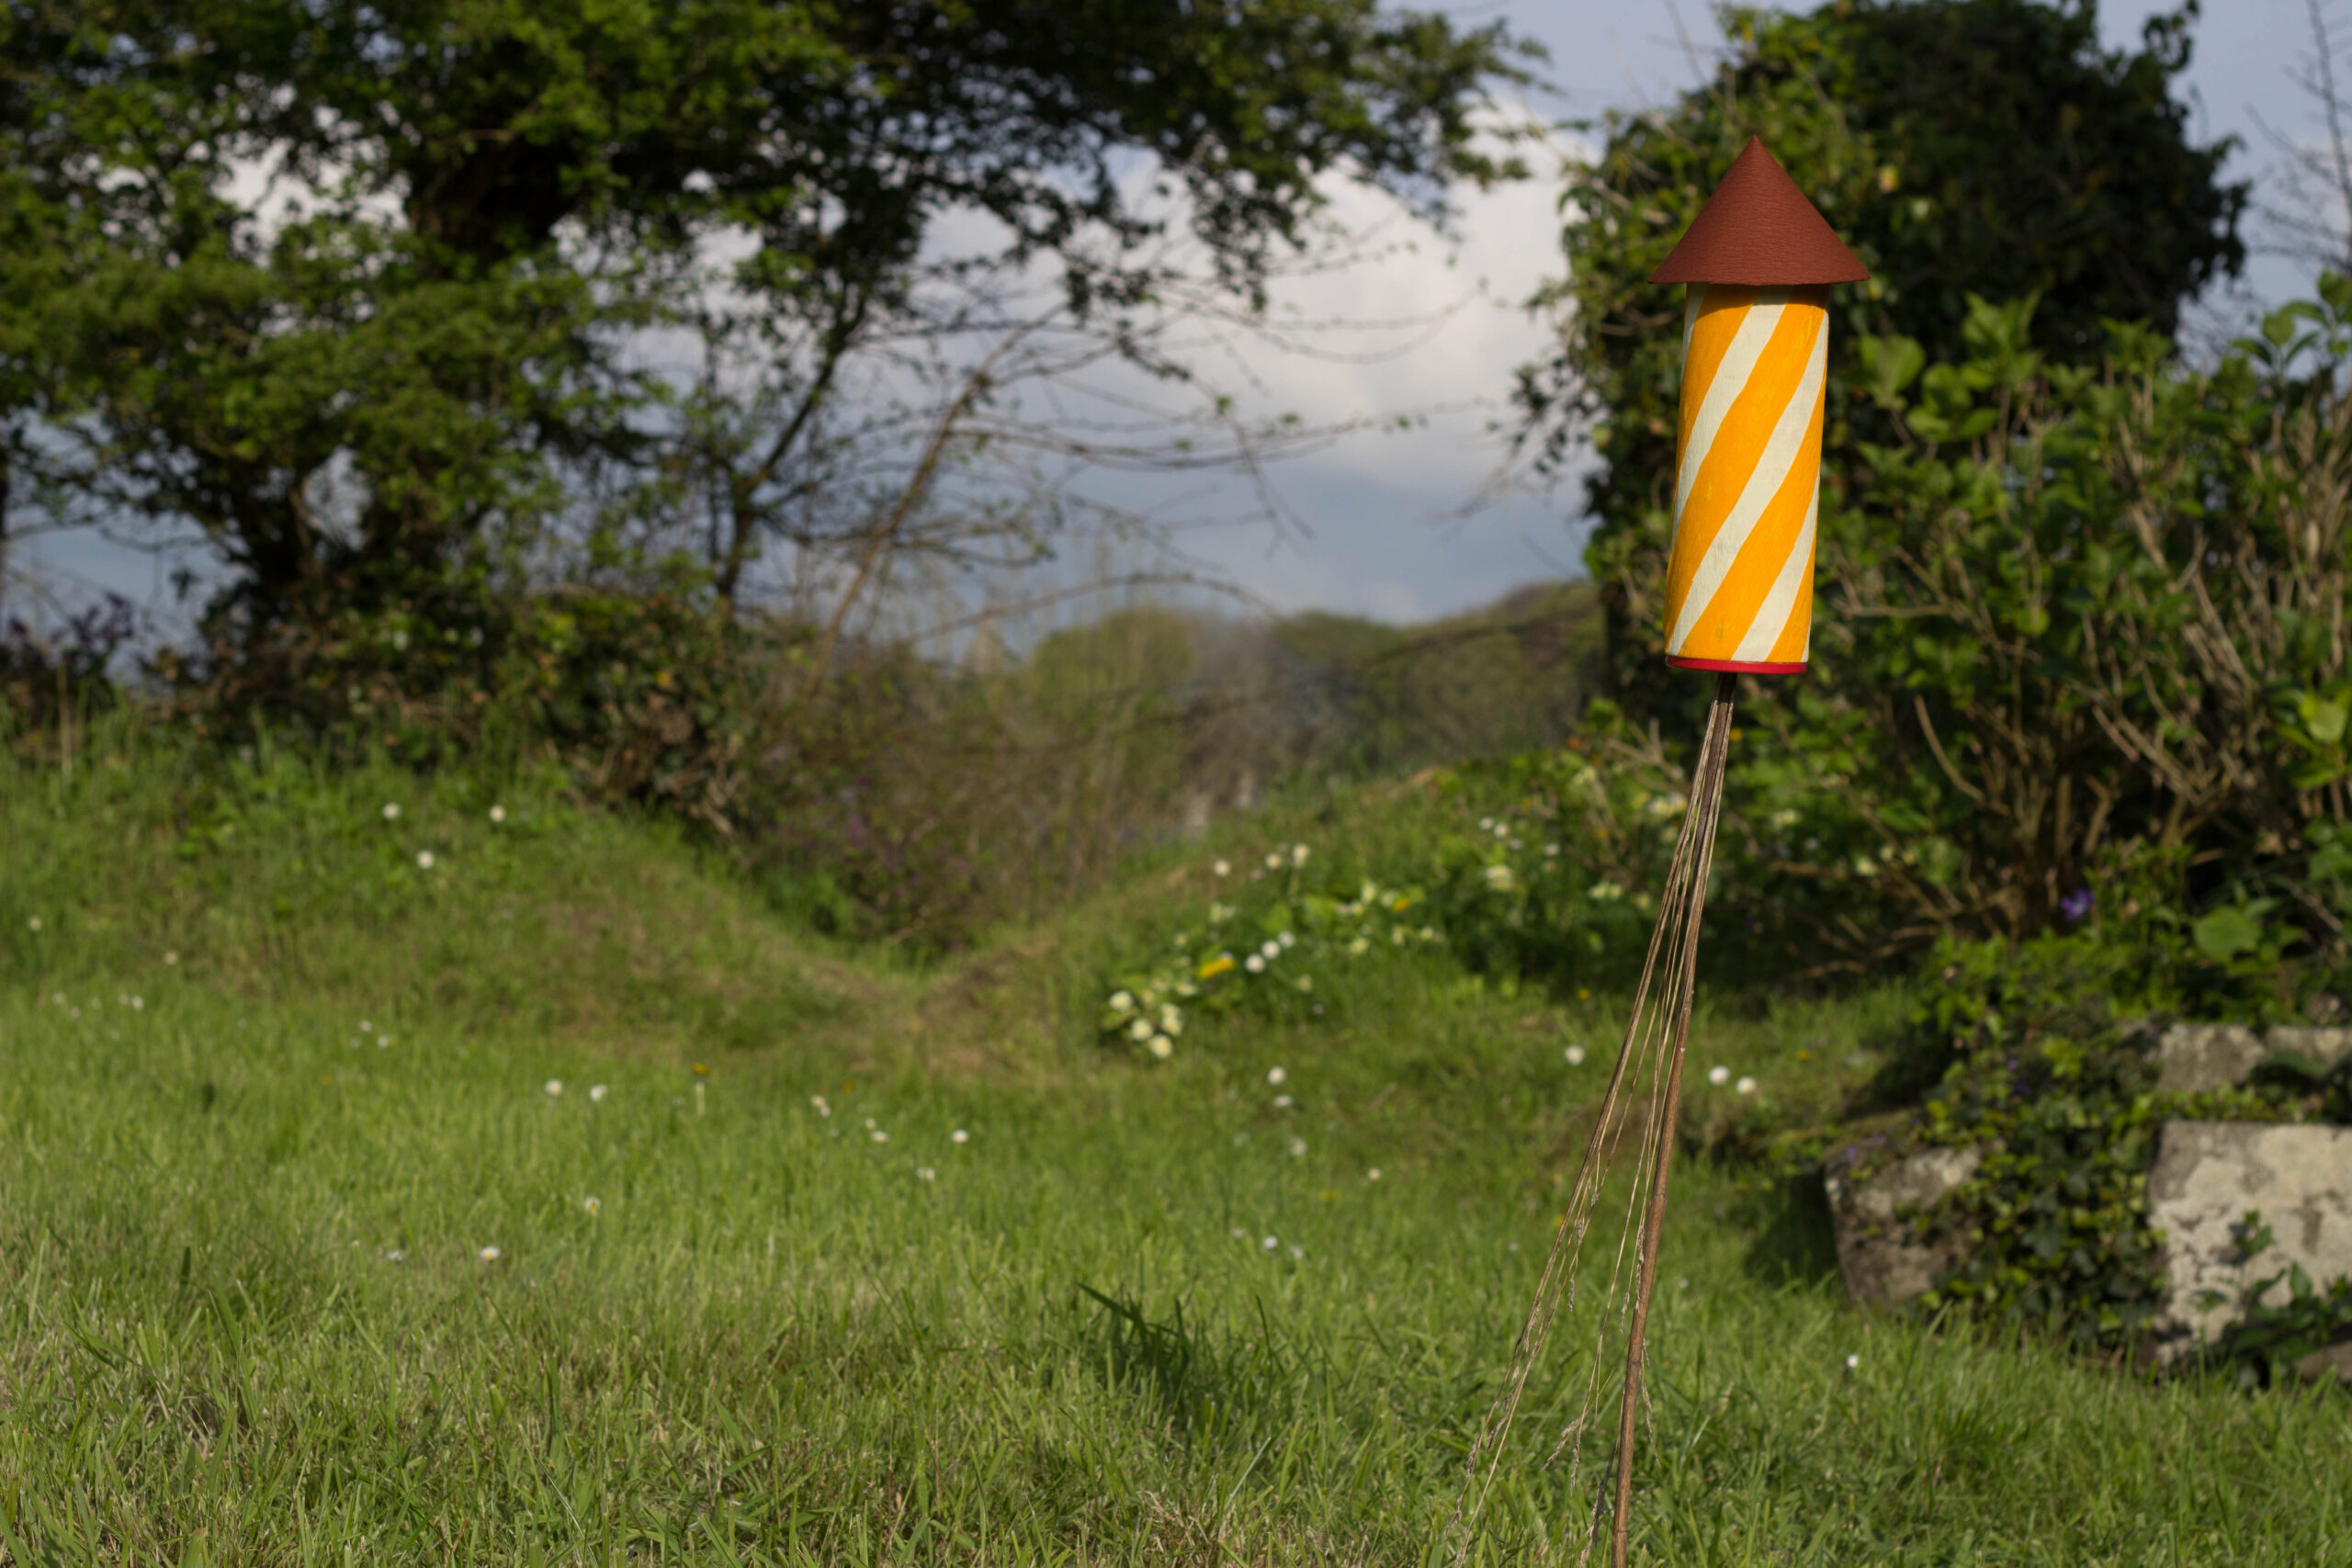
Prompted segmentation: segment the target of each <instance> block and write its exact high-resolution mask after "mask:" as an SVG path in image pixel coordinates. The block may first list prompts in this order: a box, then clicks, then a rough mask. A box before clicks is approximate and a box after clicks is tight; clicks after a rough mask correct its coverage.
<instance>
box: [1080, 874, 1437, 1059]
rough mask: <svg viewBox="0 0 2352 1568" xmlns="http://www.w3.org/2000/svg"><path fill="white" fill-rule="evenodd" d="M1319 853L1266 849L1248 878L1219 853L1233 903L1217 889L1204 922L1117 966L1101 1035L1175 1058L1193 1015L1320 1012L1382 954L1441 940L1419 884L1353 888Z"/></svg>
mask: <svg viewBox="0 0 2352 1568" xmlns="http://www.w3.org/2000/svg"><path fill="white" fill-rule="evenodd" d="M1313 860H1314V855H1313V851H1312V850H1311V848H1310V847H1309V846H1308V845H1306V844H1303V843H1301V844H1292V845H1290V846H1288V847H1287V848H1284V847H1282V846H1277V847H1275V848H1273V849H1271V850H1269V851H1267V852H1266V856H1265V863H1264V864H1263V865H1262V866H1257V867H1250V868H1247V869H1248V874H1247V875H1246V876H1241V875H1238V874H1236V872H1235V870H1234V867H1233V863H1232V862H1231V861H1229V860H1225V859H1219V860H1216V861H1215V862H1214V863H1212V864H1211V865H1210V868H1209V870H1210V874H1211V876H1213V877H1214V878H1215V879H1216V883H1215V886H1218V887H1219V888H1224V887H1226V886H1227V884H1228V880H1229V881H1230V886H1231V891H1232V894H1233V898H1234V901H1233V902H1232V903H1230V904H1228V903H1226V902H1224V901H1223V900H1222V899H1221V898H1216V897H1213V898H1211V899H1210V900H1209V907H1208V909H1207V912H1206V915H1205V918H1204V920H1203V929H1202V930H1201V931H1197V932H1195V931H1192V930H1190V929H1186V930H1182V931H1178V932H1176V934H1175V935H1174V936H1173V937H1172V938H1170V940H1169V942H1168V943H1167V945H1166V949H1165V950H1164V951H1163V952H1162V953H1161V954H1160V956H1159V958H1158V959H1157V961H1155V962H1149V963H1147V964H1141V965H1136V966H1131V967H1129V968H1126V969H1125V970H1123V971H1121V972H1120V973H1118V974H1117V975H1116V976H1114V979H1113V981H1112V982H1111V984H1112V987H1113V988H1112V990H1111V992H1110V994H1109V996H1108V997H1106V998H1104V1000H1103V1008H1102V1010H1101V1013H1100V1014H1099V1015H1098V1017H1097V1019H1096V1021H1095V1028H1096V1031H1097V1032H1098V1033H1099V1034H1100V1036H1101V1037H1102V1040H1103V1043H1105V1044H1109V1045H1119V1046H1125V1047H1127V1048H1130V1049H1133V1050H1135V1051H1136V1052H1138V1053H1141V1054H1143V1055H1149V1056H1152V1057H1155V1058H1158V1059H1159V1060H1161V1061H1166V1060H1167V1059H1168V1058H1169V1057H1170V1056H1171V1055H1174V1054H1175V1051H1176V1046H1177V1043H1178V1041H1179V1040H1180V1039H1181V1038H1182V1035H1183V1032H1184V1028H1185V1024H1186V1022H1187V1021H1188V1019H1190V1018H1191V1017H1193V1016H1194V1015H1199V1016H1205V1017H1211V1018H1220V1017H1227V1016H1232V1015H1246V1016H1249V1017H1253V1018H1278V1019H1301V1018H1309V1017H1315V1018H1319V1017H1321V1016H1322V1015H1323V1011H1324V1005H1325V1004H1324V998H1330V997H1340V996H1344V995H1345V994H1346V989H1345V988H1346V987H1347V985H1348V982H1349V980H1350V979H1351V978H1352V977H1353V975H1354V973H1355V972H1358V971H1360V970H1362V969H1363V968H1364V967H1366V966H1367V965H1369V964H1373V963H1376V962H1378V958H1375V957H1374V954H1375V953H1376V954H1378V955H1379V957H1386V956H1387V955H1389V954H1390V953H1392V952H1399V951H1405V950H1408V949H1418V948H1420V947H1424V946H1428V945H1430V944H1434V943H1437V942H1441V941H1442V938H1441V937H1440V935H1439V933H1438V931H1436V929H1435V928H1434V927H1431V926H1430V925H1427V924H1425V923H1421V921H1422V919H1423V917H1424V915H1425V914H1426V912H1427V911H1426V909H1425V908H1424V907H1423V906H1424V899H1423V896H1422V894H1421V893H1420V891H1419V889H1418V888H1411V887H1384V886H1381V885H1380V884H1378V883H1376V882H1373V881H1370V880H1366V881H1364V882H1362V883H1360V884H1358V885H1356V886H1352V887H1351V886H1346V885H1345V884H1344V882H1342V881H1340V880H1339V877H1340V876H1343V875H1344V873H1340V874H1338V875H1336V876H1335V875H1334V874H1330V873H1329V872H1326V870H1325V868H1326V865H1327V863H1325V862H1320V861H1317V862H1315V870H1316V871H1317V872H1325V874H1321V875H1313V874H1310V872H1309V862H1310V861H1313Z"/></svg>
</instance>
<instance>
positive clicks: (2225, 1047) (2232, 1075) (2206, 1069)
mask: <svg viewBox="0 0 2352 1568" xmlns="http://www.w3.org/2000/svg"><path fill="white" fill-rule="evenodd" d="M2266 1055H2269V1052H2268V1051H2267V1050H2266V1049H2265V1048H2264V1046H2263V1043H2262V1039H2261V1037H2260V1036H2259V1035H2257V1034H2256V1033H2255V1032H2254V1031H2253V1030H2251V1029H2248V1028H2246V1027H2245V1025H2244V1024H2242V1023H2176V1024H2174V1025H2173V1026H2172V1027H2171V1028H2170V1029H2167V1030H2165V1032H2163V1033H2162V1034H2160V1035H2158V1036H2157V1037H2156V1049H2155V1058H2156V1088H2157V1089H2170V1090H2177V1091H2179V1092H2181V1093H2183V1094H2197V1093H2201V1092H2202V1091H2204V1090H2206V1089H2227V1088H2229V1087H2230V1086H2231V1085H2232V1084H2235V1083H2242V1082H2244V1081H2245V1076H2246V1075H2247V1074H2248V1073H2250V1072H2252V1071H2254V1069H2255V1068H2256V1066H2258V1065H2260V1063H2261V1061H2262V1058H2263V1057H2265V1056H2266Z"/></svg>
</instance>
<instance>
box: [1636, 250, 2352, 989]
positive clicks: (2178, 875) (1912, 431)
mask: <svg viewBox="0 0 2352 1568" xmlns="http://www.w3.org/2000/svg"><path fill="white" fill-rule="evenodd" d="M2346 310H2352V286H2347V285H2346V283H2345V282H2344V281H2343V280H2340V279H2337V278H2334V277H2329V278H2326V279H2324V280H2323V282H2322V298H2321V299H2319V300H2316V301H2310V302H2304V303H2301V304H2298V305H2295V306H2291V307H2290V308H2289V309H2287V310H2282V311H2279V312H2278V313H2277V314H2275V315H2274V316H2273V317H2272V318H2271V319H2270V321H2268V323H2267V326H2266V328H2265V335H2264V337H2262V338H2260V339H2257V340H2252V341H2249V342H2247V343H2245V344H2240V345H2238V347H2237V348H2236V349H2235V350H2234V351H2233V353H2232V354H2231V355H2228V356H2227V357H2226V358H2224V360H2223V361H2222V363H2221V364H2219V365H2218V366H2216V367H2212V368H2211V369H2210V370H2201V371H2199V370H2191V369H2189V368H2188V367H2183V366H2181V365H2179V364H2178V363H2177V362H2175V361H2172V360H2170V359H2168V358H2166V357H2165V355H2163V353H2162V350H2161V347H2160V345H2159V344H2156V343H2155V341H2154V339H2152V338H2150V337H2149V336H2147V335H2146V334H2145V333H2139V332H2137V331H2135V330H2131V329H2121V328H2119V329H2118V332H2117V334H2116V336H2115V338H2114V339H2113V341H2112V343H2111V345H2110V349H2109V355H2108V357H2107V359H2106V360H2105V361H2104V362H2103V363H2102V364H2101V365H2099V366H2098V367H2066V366H2061V365H2056V364H2051V363H2046V362H2045V361H2043V360H2042V358H2041V355H2039V353H2038V351H2036V350H2033V349H2031V348H2030V347H2029V346H2028V344H2029V342H2030V334H2029V327H2030V321H2031V320H2032V317H2033V312H2034V306H2033V303H2032V302H2031V301H2030V300H2027V301H2019V302H2017V303H2015V304H2012V305H2009V306H2003V307H1996V306H1993V305H1990V304H1987V303H1985V302H1984V301H1981V300H1980V301H1977V302H1976V304H1975V305H1974V306H1973V313H1972V315H1971V318H1970V321H1969V323H1968V327H1967V333H1966V339H1967V343H1968V357H1967V358H1966V359H1964V360H1962V361H1961V362H1959V363H1956V364H1949V365H1943V366H1938V367H1934V368H1933V369H1930V370H1929V371H1928V372H1927V373H1926V374H1924V375H1920V376H1918V377H1917V378H1916V382H1914V383H1905V382H1904V381H1902V380H1901V379H1900V378H1890V379H1888V380H1887V381H1885V382H1883V383H1881V384H1880V385H1878V386H1877V387H1876V388H1875V389H1874V392H1873V395H1874V396H1876V397H1878V398H1879V399H1880V400H1881V403H1882V406H1883V409H1884V411H1885V412H1887V413H1888V415H1889V416H1890V418H1891V419H1893V420H1894V421H1895V422H1896V423H1897V425H1898V427H1899V428H1898V431H1897V439H1895V440H1894V441H1893V442H1892V443H1890V444H1888V445H1883V446H1882V445H1879V444H1876V443H1870V444H1865V446H1864V447H1863V457H1864V458H1865V459H1866V465H1867V466H1866V468H1865V470H1864V471H1863V472H1862V474H1860V476H1858V479H1857V484H1856V488H1855V490H1854V491H1853V493H1852V494H1851V495H1850V496H1849V497H1848V498H1847V499H1846V500H1845V501H1844V502H1839V503H1837V504H1830V503H1828V502H1825V504H1824V507H1823V510H1822V513H1821V523H1820V538H1819V544H1818V547H1817V551H1818V553H1817V557H1816V559H1817V577H1818V582H1817V591H1816V592H1817V599H1816V606H1815V615H1816V620H1815V642H1814V650H1813V665H1812V668H1811V670H1810V671H1809V672H1808V674H1807V677H1806V678H1805V679H1804V681H1802V682H1752V683H1751V684H1750V687H1749V688H1748V690H1747V692H1746V693H1745V694H1743V696H1744V700H1743V706H1742V710H1741V711H1742V718H1743V722H1744V723H1745V724H1746V726H1747V735H1748V737H1749V739H1748V741H1747V743H1746V744H1744V745H1739V746H1736V747H1735V748H1734V752H1733V776H1732V781H1731V784H1730V786H1729V793H1728V796H1727V798H1728V806H1727V807H1726V812H1727V815H1726V820H1725V836H1726V839H1727V840H1729V841H1730V843H1731V844H1732V846H1733V848H1732V849H1731V850H1730V851H1729V852H1728V853H1729V854H1730V856H1731V857H1732V859H1733V861H1734V862H1735V863H1736V864H1737V865H1738V867H1739V871H1738V874H1737V877H1736V881H1737V884H1738V886H1741V887H1743V888H1744V889H1746V890H1747V894H1748V895H1749V896H1753V897H1758V898H1760V899H1762V900H1764V901H1766V902H1767V903H1770V904H1775V905H1778V906H1780V907H1781V908H1788V909H1792V910H1799V909H1802V910H1805V911H1809V918H1810V922H1811V927H1812V930H1813V931H1815V932H1817V933H1818V934H1817V936H1816V937H1815V954H1816V956H1815V964H1817V965H1819V966H1821V967H1825V968H1826V967H1836V966H1840V965H1843V966H1849V967H1857V968H1859V967H1866V966H1867V965H1869V964H1871V963H1873V962H1877V961H1879V960H1881V959H1883V958H1884V957H1887V956H1890V955H1892V954H1895V953H1901V952H1904V951H1905V950H1906V949H1916V948H1917V947H1919V946H1921V945H1923V944H1925V943H1926V942H1928V941H1930V940H1932V939H1933V938H1935V937H1936V936H1937V935H1938V934H1939V933H1940V932H1946V931H1957V932H1962V933H1981V932H1987V931H1998V932H2002V933H2004V934H2007V935H2009V936H2011V937H2013V938H2022V937H2027V936H2030V935H2032V934H2034V933H2037V932H2040V931H2046V930H2052V929H2064V928H2066V927H2067V926H2070V925H2072V924H2073V923H2075V921H2077V920H2079V919H2081V918H2082V916H2083V915H2084V914H2085V913H2086V912H2087V911H2089V910H2090V909H2092V908H2101V909H2105V910H2109V911H2117V912H2123V911H2128V913H2127V914H2126V916H2125V918H2127V919H2131V918H2135V917H2136V916H2137V915H2138V914H2139V913H2140V912H2141V911H2142V910H2144V909H2148V908H2152V907H2153V906H2154V905H2162V906H2165V907H2168V908H2175V909H2181V910H2188V911H2190V912H2192V913H2193V914H2196V915H2197V916H2198V917H2199V919H2201V920H2202V922H2203V923H2201V924H2195V925H2187V924H2184V926H2183V928H2182V930H2181V932H2180V940H2182V941H2183V942H2186V943H2191V944H2194V945H2196V946H2197V947H2198V948H2199V951H2200V953H2202V954H2203V955H2204V956H2205V957H2207V958H2208V959H2209V960H2211V962H2212V963H2213V964H2215V965H2216V970H2217V973H2218V972H2220V971H2224V970H2226V971H2228V972H2229V973H2230V974H2231V975H2233V976H2234V977H2235V978H2234V981H2233V984H2235V985H2236V986H2237V987H2238V989H2240V990H2241V991H2243V990H2245V989H2246V988H2247V987H2253V986H2255V982H2256V980H2257V979H2258V978H2259V975H2260V973H2261V972H2263V971H2265V970H2266V969H2267V970H2268V971H2269V972H2271V973H2274V974H2277V975H2278V978H2279V981H2280V984H2281V986H2283V987H2287V988H2289V989H2290V990H2291V989H2293V988H2295V987H2305V988H2308V987H2310V986H2312V985H2313V984H2316V983H2318V982H2319V981H2321V980H2324V978H2325V977H2326V976H2327V975H2328V974H2329V972H2330V971H2331V968H2332V966H2333V965H2335V964H2340V963H2341V962H2342V950H2341V946H2340V943H2339V942H2338V941H2337V936H2336V933H2337V931H2339V930H2340V920H2341V917H2340V915H2338V914H2337V913H2336V912H2335V909H2334V908H2332V907H2331V906H2330V905H2329V904H2328V903H2327V900H2328V899H2329V898H2332V897H2336V896H2337V895H2336V893H2335V891H2334V889H2335V887H2336V886H2337V882H2338V880H2339V879H2338V878H2337V877H2336V875H2335V872H2334V870H2333V869H2332V868H2333V867H2334V865H2335V862H2334V861H2332V860H2330V861H2326V862H2324V865H2325V866H2326V867H2328V868H2331V869H2328V870H2326V871H2324V873H2323V874H2321V875H2319V876H2317V877H2316V878H2315V877H2313V876H2312V871H2313V870H2314V869H2317V868H2319V867H2320V866H2321V865H2322V864H2323V862H2321V861H2320V860H2319V859H2318V858H2316V857H2318V856H2319V855H2320V854H2321V853H2322V852H2324V850H2325V848H2326V846H2329V845H2333V844H2334V843H2335V835H2336V834H2337V833H2338V832H2339V831H2340V828H2339V824H2340V823H2341V822H2342V821H2343V819H2344V813H2345V810H2346V805H2347V798H2346V793H2345V787H2344V780H2345V778H2346V772H2345V770H2346V763H2347V759H2352V753H2347V751H2346V748H2345V739H2346V738H2345V735H2344V734H2343V732H2342V729H2341V727H2340V726H2339V725H2338V723H2337V719H2336V716H2337V715H2338V714H2339V713H2341V712H2342V711H2344V697H2345V696H2346V694H2352V687H2347V686H2346V681H2347V679H2352V660H2347V652H2348V651H2352V649H2347V644H2346V635H2345V631H2344V627H2345V626H2346V617H2345V614H2344V606H2345V604H2346V589H2347V578H2346V544H2345V536H2344V531H2343V530H2344V520H2345V517H2346V509H2345V505H2344V497H2345V496H2346V493H2347V490H2346V485H2347V481H2352V403H2347V402H2346V400H2345V398H2344V397H2343V396H2342V394H2341V393H2340V391H2339V390H2338V389H2337V367H2338V364H2339V361H2340V356H2341V355H2342V354H2343V353H2344V351H2345V348H2346V344H2347V342H2352V339H2347V336H2346V321H2347V320H2352V318H2347V316H2346ZM1900 346H1902V345H1900V344H1892V345H1891V344H1890V342H1889V340H1875V343H1874V347H1873V353H1874V355H1876V356H1877V358H1878V360H1879V362H1881V363H1893V362H1894V361H1896V360H1901V361H1902V362H1903V363H1905V364H1907V365H1909V366H1911V367H1914V368H1916V367H1917V365H1918V363H1919V358H1918V356H1917V355H1908V354H1906V355H1898V354H1896V353H1895V352H1894V350H1895V348H1896V347H1900ZM1972 432H1973V434H1970V433H1972ZM1645 592H1646V590H1645ZM2223 906H2227V907H2230V908H2233V910H2234V912H2233V913H2227V914H2224V913H2222V912H2221V908H2222V907H2223ZM2281 956H2286V957H2291V958H2294V959H2296V960H2297V961H2299V962H2300V963H2302V964H2304V968H2305V970H2306V971H2307V972H2306V973H2304V974H2301V975H2299V976H2289V975H2285V974H2283V973H2281V972H2279V971H2278V966H2277V964H2276V962H2275V961H2276V960H2278V958H2280V957H2281ZM2256 988H2258V987H2256ZM2280 1001H2281V1002H2282V1003H2287V1002H2291V998H2290V997H2282V998H2280Z"/></svg>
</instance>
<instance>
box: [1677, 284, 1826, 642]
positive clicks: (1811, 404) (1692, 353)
mask: <svg viewBox="0 0 2352 1568" xmlns="http://www.w3.org/2000/svg"><path fill="white" fill-rule="evenodd" d="M1828 299H1829V290H1828V288H1826V286H1823V285H1810V286H1805V287H1799V288H1754V287H1748V286H1744V285H1733V284H1722V283H1705V284H1701V283H1694V284H1691V286H1690V299H1689V303H1688V304H1687V306H1686V307H1685V310H1684V315H1683V324H1682V409H1681V421H1680V430H1679V438H1678V441H1677V446H1676V452H1677V459H1676V463H1675V473H1674V544H1673V548H1672V552H1671V554H1670V556H1669V558H1668V565H1667V586H1666V653H1667V659H1668V662H1670V663H1673V664H1676V665H1679V666H1680V667H1682V668H1683V669H1686V670H1715V671H1740V672H1743V673H1750V674H1762V675H1789V674H1794V673H1796V672H1797V671H1801V670H1803V669H1804V664H1805V659H1806V656H1807V654H1808V652H1809V651H1810V649H1811V643H1812V635H1813V536H1814V522H1815V516H1816V515H1817V514H1818V513H1819V512H1820V509H1821V421H1822V411H1823V408H1824V406H1825V401H1826V400H1825V397H1824V389H1825V387H1826V372H1827V368H1828V359H1829V312H1828V310H1827V305H1828Z"/></svg>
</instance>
